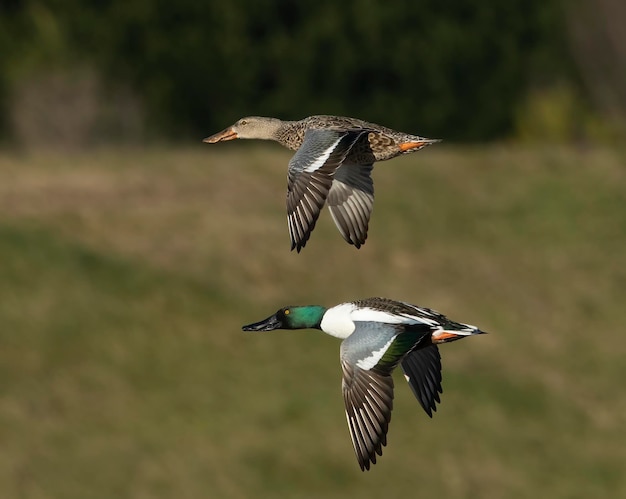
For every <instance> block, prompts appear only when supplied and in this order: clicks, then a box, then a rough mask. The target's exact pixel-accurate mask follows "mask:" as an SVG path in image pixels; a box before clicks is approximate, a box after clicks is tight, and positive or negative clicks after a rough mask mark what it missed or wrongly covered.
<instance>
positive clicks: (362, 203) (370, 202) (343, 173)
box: [327, 163, 374, 248]
mask: <svg viewBox="0 0 626 499" xmlns="http://www.w3.org/2000/svg"><path fill="white" fill-rule="evenodd" d="M372 167H373V165H371V164H367V165H361V164H347V163H344V164H342V165H341V166H340V167H339V168H338V169H337V171H336V172H335V176H334V177H333V183H332V186H331V188H330V192H329V194H328V200H327V204H328V208H329V209H330V214H331V215H332V217H333V220H334V221H335V225H336V226H337V228H338V229H339V232H341V235H342V236H343V238H344V239H345V240H346V241H347V242H348V243H350V244H354V245H355V246H356V247H357V248H360V247H361V245H362V244H363V243H364V242H365V240H366V239H367V228H368V225H369V220H370V215H371V213H372V208H373V206H374V183H373V182H372V176H371V173H372Z"/></svg>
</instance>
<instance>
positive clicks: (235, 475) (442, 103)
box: [0, 0, 626, 499]
mask: <svg viewBox="0 0 626 499" xmlns="http://www.w3.org/2000/svg"><path fill="white" fill-rule="evenodd" d="M0 14H1V16H2V17H1V18H0V107H1V109H2V113H0V144H1V148H0V345H1V348H0V497H3V498H4V497H7V498H13V497H15V498H28V499H30V498H35V499H37V498H42V499H48V498H63V499H64V498H85V497H89V498H103V499H104V498H111V497H115V498H170V497H176V498H196V497H211V498H213V497H215V498H222V497H223V498H248V497H268V498H270V497H272V498H273V497H287V498H291V497H297V498H314V497H328V498H339V497H364V498H367V497H381V496H400V495H403V496H409V497H422V496H423V497H449V498H477V497H485V498H537V497H550V498H576V497H580V498H583V497H584V498H587V497H624V496H626V476H625V474H624V463H626V429H625V428H626V394H625V393H624V390H623V380H624V379H625V378H626V363H625V362H624V358H625V356H626V339H625V335H624V324H625V323H626V309H625V307H624V298H625V297H626V255H625V252H624V247H625V245H626V230H625V228H626V148H624V145H623V139H624V137H625V133H624V131H625V128H624V123H625V122H626V81H625V80H626V53H625V52H624V50H623V47H624V46H626V39H625V37H626V34H625V33H626V32H625V31H624V30H623V29H622V27H623V25H624V22H625V21H626V7H624V4H623V2H621V1H620V0H596V1H592V0H579V1H573V2H559V1H556V0H551V1H541V2H540V1H536V0H530V1H526V2H521V1H517V0H515V1H510V2H497V1H486V2H469V1H461V0H456V1H451V2H445V4H444V3H441V2H435V1H433V0H420V1H413V2H408V1H387V2H373V1H368V0H353V1H346V2H331V1H326V0H320V1H318V2H314V3H313V2H308V3H296V2H287V1H276V2H269V1H258V2H252V1H248V2H237V1H234V2H205V3H201V2H191V1H187V0H183V1H179V2H160V1H156V0H151V1H149V0H139V1H134V2H120V1H109V2H106V1H94V0H92V1H90V2H77V1H74V0H67V1H63V2H61V1H59V0H50V1H48V2H35V1H16V0H13V1H5V2H2V4H1V5H0ZM320 113H329V114H347V115H352V116H356V117H359V118H362V119H366V120H370V121H375V122H380V123H381V124H384V125H387V126H391V127H394V128H397V129H400V130H403V131H406V132H412V133H420V134H423V135H426V136H432V137H440V138H443V139H444V142H443V143H442V144H438V145H437V146H435V147H431V148H428V149H426V150H424V151H422V152H419V153H418V154H413V155H410V156H406V157H402V158H398V159H395V160H393V161H392V162H387V163H380V164H378V165H377V166H376V168H375V170H374V179H375V186H376V204H375V210H374V213H373V216H372V221H371V225H370V233H369V239H368V241H367V244H366V245H365V246H364V247H363V248H361V249H360V250H356V249H354V248H352V247H350V246H348V245H347V244H346V243H345V242H343V240H342V239H341V237H340V236H339V235H338V233H337V231H336V229H335V227H334V225H333V224H332V221H331V219H330V217H329V216H328V215H326V214H325V213H324V214H322V216H321V219H320V221H319V223H318V226H317V228H316V229H315V232H314V234H313V236H312V238H311V240H310V242H309V244H308V245H307V247H306V248H305V249H304V250H303V252H302V253H301V254H296V253H292V252H291V253H290V252H289V238H288V231H287V223H286V216H285V206H284V196H285V184H286V181H285V171H286V165H287V162H288V161H289V158H290V155H291V153H290V152H289V151H287V150H283V149H281V148H280V147H279V146H277V145H276V144H267V143H241V142H234V143H229V144H219V145H215V146H208V145H206V144H201V143H200V140H201V139H202V138H203V137H205V136H207V135H209V134H211V133H213V132H216V131H218V130H220V129H222V128H224V127H225V126H226V125H229V124H231V123H232V122H234V121H235V120H236V119H237V118H239V117H241V116H243V115H249V114H261V115H271V116H276V117H280V118H285V119H298V118H302V117H304V116H306V115H309V114H320ZM376 295H380V296H387V297H390V298H395V299H401V300H405V301H409V302H412V303H416V304H418V305H423V306H427V307H431V308H435V309H437V310H439V311H441V312H443V313H445V314H447V315H449V316H450V317H451V318H452V319H454V320H459V321H463V322H468V323H472V324H476V325H478V326H479V327H481V328H483V329H485V330H487V331H489V332H490V333H491V334H489V335H487V336H481V337H476V338H471V339H468V340H465V341H462V342H457V343H454V344H451V345H444V346H443V347H442V348H441V353H442V361H443V366H444V372H443V375H444V394H443V397H442V404H441V405H440V407H439V410H438V411H437V413H436V414H435V415H434V418H433V419H432V420H431V419H429V418H428V417H427V416H426V415H425V414H424V413H423V411H422V410H421V408H420V407H419V405H418V403H417V401H416V400H415V399H414V398H413V395H412V393H411V391H410V389H409V388H408V387H407V386H405V385H406V383H405V381H404V379H403V378H402V376H401V375H399V373H398V376H397V377H396V387H397V389H396V402H395V406H394V413H393V418H392V423H391V425H390V430H389V435H388V437H389V438H388V440H389V445H388V447H386V448H385V449H384V454H383V456H382V458H381V459H380V461H379V463H378V464H376V465H375V466H374V467H373V469H372V470H371V471H370V472H368V473H362V472H361V471H360V469H359V467H358V465H357V463H356V459H355V457H354V454H353V450H352V447H351V443H350V437H349V434H348V429H347V426H346V422H345V416H344V413H343V401H342V397H341V381H340V376H341V369H340V366H339V359H338V355H339V341H337V340H336V339H334V338H331V337H328V336H326V335H324V334H321V333H319V332H316V331H294V332H287V331H278V332H274V333H268V334H244V333H242V332H241V331H240V328H241V325H242V324H245V323H249V322H252V321H256V320H260V319H261V318H264V317H266V316H267V315H269V314H270V313H272V312H274V311H275V310H276V309H277V308H279V307H280V306H283V305H289V304H313V303H317V304H323V305H329V306H330V305H334V304H336V303H340V302H342V301H347V300H352V299H356V298H363V297H368V296H376Z"/></svg>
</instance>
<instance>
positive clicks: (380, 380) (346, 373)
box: [341, 359, 393, 470]
mask: <svg viewBox="0 0 626 499" xmlns="http://www.w3.org/2000/svg"><path fill="white" fill-rule="evenodd" d="M341 367H342V369H343V382H342V389H343V400H344V402H345V405H346V419H347V420H348V428H349V429H350V437H351V438H352V445H353V446H354V452H355V453H356V458H357V460H358V462H359V466H360V467H361V470H366V469H367V470H369V469H370V463H371V464H376V454H378V455H379V456H380V455H382V453H383V449H382V448H383V446H384V445H387V429H388V428H389V421H390V420H391V410H392V408H393V378H392V377H391V375H390V374H382V373H379V372H377V371H374V370H371V369H369V370H366V369H362V368H360V367H358V366H357V365H356V364H353V363H352V362H350V361H348V360H345V359H342V361H341Z"/></svg>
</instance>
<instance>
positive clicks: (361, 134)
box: [204, 115, 439, 252]
mask: <svg viewBox="0 0 626 499" xmlns="http://www.w3.org/2000/svg"><path fill="white" fill-rule="evenodd" d="M233 139H265V140H275V141H276V142H278V143H279V144H281V145H283V146H285V147H287V148H289V149H291V150H293V151H297V152H296V154H295V155H294V156H293V157H292V158H291V161H289V169H288V173H287V179H288V182H287V217H288V222H289V235H290V236H291V249H292V250H293V249H294V248H295V249H297V250H298V252H300V250H301V249H302V248H303V247H304V246H305V244H306V242H307V241H308V239H309V236H310V235H311V231H312V230H313V228H314V227H315V222H316V221H317V218H318V216H319V213H320V210H321V209H322V206H324V203H327V204H328V207H329V209H330V214H331V215H332V217H333V220H334V221H335V225H337V228H338V229H339V232H341V235H342V236H343V238H344V239H345V240H346V241H347V242H348V243H350V244H353V245H354V246H356V247H357V248H360V247H361V245H362V244H363V243H365V239H366V238H367V227H368V224H369V219H370V214H371V212H372V205H373V204H374V184H373V182H372V177H371V173H372V167H373V164H374V162H375V161H384V160H387V159H391V158H395V157H396V156H399V155H401V154H407V153H411V152H415V151H418V150H420V149H421V148H422V147H424V146H427V145H429V144H433V143H435V142H439V140H435V139H427V138H425V137H420V136H418V135H409V134H407V133H403V132H397V131H395V130H392V129H391V128H386V127H384V126H380V125H376V124H375V123H368V122H367V121H362V120H359V119H356V118H346V117H343V116H325V115H322V116H309V117H308V118H305V119H303V120H300V121H282V120H279V119H276V118H263V117H259V116H250V117H247V118H241V119H240V120H239V121H237V123H235V124H234V125H232V126H229V127H228V128H226V129H225V130H222V131H221V132H219V133H216V134H215V135H211V136H210V137H207V138H206V139H204V142H208V143H209V144H213V143H215V142H221V141H225V140H233Z"/></svg>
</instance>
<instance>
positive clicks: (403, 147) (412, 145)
mask: <svg viewBox="0 0 626 499" xmlns="http://www.w3.org/2000/svg"><path fill="white" fill-rule="evenodd" d="M426 144H427V142H424V141H420V142H404V143H403V144H400V150H401V151H402V152H404V151H410V150H411V149H415V148H416V147H423V146H425V145H426Z"/></svg>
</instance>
